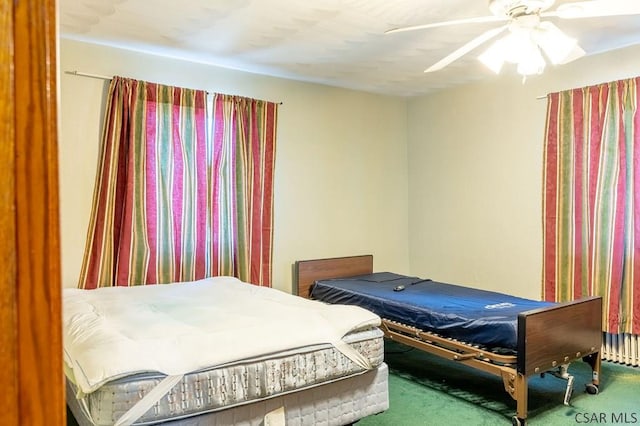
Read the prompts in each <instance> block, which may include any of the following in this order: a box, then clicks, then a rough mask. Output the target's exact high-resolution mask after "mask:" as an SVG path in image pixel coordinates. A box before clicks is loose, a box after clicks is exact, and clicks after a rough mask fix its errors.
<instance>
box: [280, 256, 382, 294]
mask: <svg viewBox="0 0 640 426" xmlns="http://www.w3.org/2000/svg"><path fill="white" fill-rule="evenodd" d="M294 268H295V270H294V278H293V294H296V295H298V296H302V297H305V298H307V299H308V298H309V297H310V295H311V287H312V286H313V283H314V282H316V280H324V279H327V278H343V277H353V276H356V275H365V274H371V273H372V272H373V255H371V254H366V255H361V256H348V257H334V258H328V259H313V260H299V261H297V262H296V263H295V267H294Z"/></svg>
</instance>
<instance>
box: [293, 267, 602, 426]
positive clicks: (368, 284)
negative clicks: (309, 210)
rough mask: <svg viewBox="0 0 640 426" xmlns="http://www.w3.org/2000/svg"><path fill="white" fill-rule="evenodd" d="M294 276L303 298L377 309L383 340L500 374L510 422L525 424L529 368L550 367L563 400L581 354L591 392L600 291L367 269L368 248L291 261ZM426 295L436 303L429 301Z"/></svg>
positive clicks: (595, 382) (533, 371) (596, 368)
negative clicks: (561, 385)
mask: <svg viewBox="0 0 640 426" xmlns="http://www.w3.org/2000/svg"><path fill="white" fill-rule="evenodd" d="M294 276H295V278H294V281H295V283H294V284H295V285H294V287H295V289H294V291H295V293H296V294H298V295H300V296H302V297H307V298H318V299H319V300H322V301H325V302H326V303H336V304H356V305H358V306H362V307H365V308H366V309H368V310H371V311H372V312H375V313H376V314H378V315H379V316H381V317H382V329H383V331H384V334H385V337H386V338H388V339H391V340H394V341H397V342H399V343H402V344H405V345H408V346H411V347H415V348H418V349H420V350H424V351H426V352H429V353H431V354H434V355H437V356H440V357H443V358H447V359H450V360H452V361H454V362H459V363H463V364H465V365H468V366H470V367H473V368H476V369H480V370H482V371H484V372H487V373H490V374H493V375H496V376H498V377H501V378H502V381H503V383H504V388H505V390H506V392H507V393H508V394H509V395H510V396H511V397H512V398H513V399H514V400H515V401H516V414H515V415H514V416H513V417H512V423H513V424H514V425H523V424H526V420H527V399H528V386H527V378H528V377H531V376H532V375H537V374H545V373H551V374H553V375H554V376H557V377H559V378H562V379H565V380H566V381H567V388H566V392H565V399H564V402H565V404H568V402H569V397H570V395H571V392H572V389H573V377H572V376H571V375H570V374H569V373H568V370H567V369H568V366H569V364H570V363H571V362H573V361H576V360H582V361H585V362H587V363H588V364H589V365H590V366H591V369H592V381H591V383H588V384H587V389H586V390H587V392H588V393H591V394H595V393H598V387H599V379H600V364H601V358H600V348H601V345H602V324H601V321H602V300H601V298H599V297H591V298H585V299H581V300H577V301H574V302H569V303H547V302H536V301H531V300H527V299H521V298H514V297H512V296H508V295H504V294H500V293H495V292H485V291H481V290H476V289H470V288H465V287H462V286H454V285H451V284H446V283H437V282H433V281H431V280H428V279H421V278H418V277H408V276H401V275H399V274H391V273H374V272H373V256H371V255H363V256H349V257H339V258H329V259H314V260H302V261H297V262H296V263H295V266H294ZM433 289H435V290H433ZM431 291H435V294H434V293H429V292H431ZM425 295H429V296H425ZM425 299H426V300H427V303H426V305H425V304H424V303H422V302H423V301H424V300H425ZM428 300H437V301H438V302H437V303H435V305H436V306H435V307H433V306H430V304H429V302H428ZM469 303H470V304H471V308H470V309H469V307H468V304H469ZM479 304H480V305H482V306H483V307H484V308H485V309H486V310H487V311H489V313H488V314H486V313H485V314H483V315H485V317H482V316H478V315H481V314H479V313H478V312H479V310H478V309H477V307H478V305H479ZM452 307H453V308H452ZM518 308H520V309H518ZM438 309H440V311H437V310H438ZM469 310H470V311H472V312H473V313H471V314H470V313H469ZM507 313H508V314H507ZM476 314H477V315H476ZM474 315H475V316H474Z"/></svg>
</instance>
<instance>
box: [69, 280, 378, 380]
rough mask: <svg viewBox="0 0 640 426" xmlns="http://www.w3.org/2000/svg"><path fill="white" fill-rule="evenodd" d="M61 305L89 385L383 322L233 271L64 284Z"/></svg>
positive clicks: (72, 357) (74, 372)
mask: <svg viewBox="0 0 640 426" xmlns="http://www.w3.org/2000/svg"><path fill="white" fill-rule="evenodd" d="M63 310H64V313H63V338H64V359H65V363H66V364H67V371H68V374H69V375H70V376H71V377H70V378H71V379H72V380H73V381H74V382H75V383H76V385H77V386H78V387H79V389H80V390H81V391H82V392H83V393H89V392H92V391H94V390H96V389H97V388H99V387H100V386H101V385H102V384H104V383H106V382H107V381H109V380H113V379H115V378H118V377H123V376H126V375H129V374H132V373H137V372H144V371H158V372H161V373H164V374H167V375H179V374H186V373H188V372H191V371H196V370H199V369H202V368H206V367H211V366H217V365H223V364H227V363H231V362H234V361H238V360H244V359H250V358H255V357H258V356H261V355H265V354H272V353H277V352H281V351H285V350H290V349H295V348H299V347H303V346H308V345H314V344H319V343H330V344H334V345H336V346H337V347H340V346H343V347H344V346H346V345H344V343H343V342H342V341H341V338H342V337H343V336H344V335H345V334H347V333H348V332H350V331H352V330H356V329H359V328H364V327H370V326H373V325H379V324H380V318H379V317H377V316H376V315H374V314H373V313H371V312H369V311H367V310H364V309H362V308H358V307H355V306H343V305H326V304H323V303H320V302H316V301H311V300H306V299H303V298H300V297H297V296H291V295H289V294H286V293H284V292H282V291H279V290H275V289H270V288H264V287H258V286H254V285H251V284H246V283H243V282H241V281H240V280H238V279H236V278H232V277H216V278H208V279H204V280H200V281H193V282H189V283H176V284H163V285H151V286H137V287H110V288H102V289H96V290H80V289H65V290H64V292H63ZM343 353H345V354H347V353H346V352H345V351H343ZM347 355H348V354H347ZM350 357H351V356H350ZM352 359H353V358H352Z"/></svg>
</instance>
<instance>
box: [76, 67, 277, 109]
mask: <svg viewBox="0 0 640 426" xmlns="http://www.w3.org/2000/svg"><path fill="white" fill-rule="evenodd" d="M65 73H67V74H71V75H77V76H80V77H89V78H97V79H99V80H108V81H111V80H112V79H113V77H109V76H108V75H100V74H89V73H88V72H80V71H77V70H73V71H65ZM206 93H207V95H210V94H211V92H209V91H208V90H207V91H206ZM274 103H275V104H278V105H282V104H283V102H282V101H280V102H274Z"/></svg>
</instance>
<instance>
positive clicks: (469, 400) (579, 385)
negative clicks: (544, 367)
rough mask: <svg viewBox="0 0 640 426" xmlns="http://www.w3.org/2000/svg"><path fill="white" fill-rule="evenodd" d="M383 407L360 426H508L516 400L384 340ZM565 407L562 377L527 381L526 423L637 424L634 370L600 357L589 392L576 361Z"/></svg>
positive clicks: (466, 372) (485, 379)
mask: <svg viewBox="0 0 640 426" xmlns="http://www.w3.org/2000/svg"><path fill="white" fill-rule="evenodd" d="M385 345H386V353H385V362H386V363H387V364H388V365H389V369H390V377H389V400H390V401H389V404H390V407H389V409H388V410H387V411H386V412H384V413H381V414H378V415H376V416H370V417H367V418H365V419H362V420H361V421H359V422H358V426H378V425H380V426H382V425H393V426H412V425H438V426H439V425H443V426H446V425H456V426H457V425H474V426H476V425H477V426H485V425H486V426H494V425H509V424H511V417H512V416H513V415H514V414H515V411H516V403H515V401H514V400H513V399H511V397H510V396H509V395H508V394H507V393H506V391H505V390H504V386H503V384H502V379H501V378H500V377H497V376H493V375H490V374H488V373H484V372H482V371H480V370H476V369H472V368H469V367H467V366H465V365H461V364H457V363H455V362H453V361H448V360H443V359H441V358H438V357H436V356H434V355H430V354H427V353H424V352H421V351H419V350H417V349H411V348H409V347H407V346H403V345H399V344H397V343H395V342H390V341H387V342H385ZM569 373H570V374H572V375H573V376H574V377H575V382H574V392H573V396H572V398H571V405H570V406H565V405H564V404H563V399H564V392H565V389H566V383H567V382H566V381H564V380H561V379H558V378H556V377H554V376H552V375H550V374H547V375H545V377H539V376H534V377H530V378H529V414H528V424H529V425H532V426H535V425H545V426H555V425H581V424H638V425H640V369H638V368H631V367H626V366H622V365H618V364H613V363H608V362H603V365H602V370H601V377H600V392H599V393H598V394H597V395H589V394H587V393H586V392H585V385H586V384H587V383H590V382H591V368H590V367H589V365H588V364H586V363H584V362H574V363H572V364H571V366H570V368H569Z"/></svg>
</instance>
